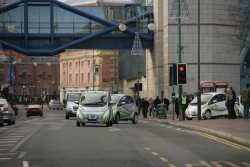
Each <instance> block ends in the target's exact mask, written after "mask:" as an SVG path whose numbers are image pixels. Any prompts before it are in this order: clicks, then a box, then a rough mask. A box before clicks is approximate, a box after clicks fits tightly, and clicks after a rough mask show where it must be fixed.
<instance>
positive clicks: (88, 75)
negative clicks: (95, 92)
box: [88, 73, 90, 83]
mask: <svg viewBox="0 0 250 167" xmlns="http://www.w3.org/2000/svg"><path fill="white" fill-rule="evenodd" d="M89 82H90V73H88V83H89Z"/></svg>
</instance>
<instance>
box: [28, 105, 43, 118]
mask: <svg viewBox="0 0 250 167" xmlns="http://www.w3.org/2000/svg"><path fill="white" fill-rule="evenodd" d="M30 116H40V117H42V116H43V108H42V106H41V105H39V104H31V105H28V106H27V107H26V117H30Z"/></svg>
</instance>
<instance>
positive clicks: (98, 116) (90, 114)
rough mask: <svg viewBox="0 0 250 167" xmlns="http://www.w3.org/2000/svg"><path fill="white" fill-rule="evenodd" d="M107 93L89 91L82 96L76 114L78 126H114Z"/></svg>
mask: <svg viewBox="0 0 250 167" xmlns="http://www.w3.org/2000/svg"><path fill="white" fill-rule="evenodd" d="M108 97H109V98H110V96H109V93H108V92H106V91H88V92H84V93H83V94H82V95H81V98H80V102H79V108H78V109H77V114H76V126H81V125H82V126H84V125H85V124H86V123H99V124H105V125H106V126H107V127H108V126H112V120H113V112H112V107H111V106H110V103H109V101H110V100H109V98H108Z"/></svg>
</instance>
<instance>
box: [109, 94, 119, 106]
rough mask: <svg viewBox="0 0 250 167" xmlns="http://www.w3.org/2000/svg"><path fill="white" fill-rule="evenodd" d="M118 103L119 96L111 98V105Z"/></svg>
mask: <svg viewBox="0 0 250 167" xmlns="http://www.w3.org/2000/svg"><path fill="white" fill-rule="evenodd" d="M118 101H119V96H118V95H112V96H111V102H110V103H111V104H112V105H115V104H117V103H118Z"/></svg>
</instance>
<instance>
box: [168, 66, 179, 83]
mask: <svg viewBox="0 0 250 167" xmlns="http://www.w3.org/2000/svg"><path fill="white" fill-rule="evenodd" d="M173 85H177V64H176V63H174V64H173V66H171V67H170V68H169V86H173Z"/></svg>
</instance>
